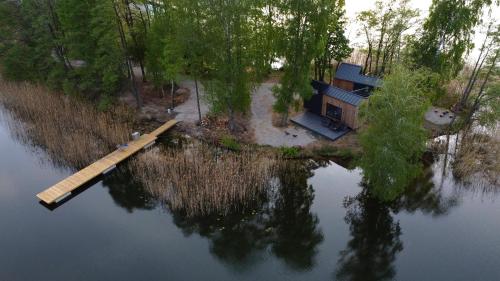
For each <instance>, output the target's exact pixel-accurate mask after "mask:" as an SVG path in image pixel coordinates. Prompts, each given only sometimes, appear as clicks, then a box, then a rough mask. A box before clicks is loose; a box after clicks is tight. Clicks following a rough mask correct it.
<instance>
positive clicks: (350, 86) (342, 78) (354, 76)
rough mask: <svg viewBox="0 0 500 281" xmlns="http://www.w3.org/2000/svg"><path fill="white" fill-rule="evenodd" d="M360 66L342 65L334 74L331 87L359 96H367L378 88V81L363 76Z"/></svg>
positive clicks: (371, 77)
mask: <svg viewBox="0 0 500 281" xmlns="http://www.w3.org/2000/svg"><path fill="white" fill-rule="evenodd" d="M362 69H363V68H362V67H361V65H355V64H350V63H342V64H340V66H339V68H338V69H337V71H336V72H335V77H334V79H333V86H335V87H338V88H341V89H344V90H346V91H349V92H355V93H356V94H358V95H361V96H365V97H367V96H369V95H370V93H371V92H372V91H373V89H374V88H376V87H379V86H380V79H378V78H377V77H373V76H368V75H363V74H362V73H361V72H362Z"/></svg>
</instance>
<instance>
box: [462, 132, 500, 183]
mask: <svg viewBox="0 0 500 281" xmlns="http://www.w3.org/2000/svg"><path fill="white" fill-rule="evenodd" d="M498 159H500V139H499V131H498V130H495V131H494V132H492V134H481V133H472V134H469V135H467V136H466V137H464V138H462V140H461V142H460V144H459V146H458V151H457V154H456V156H455V161H454V162H453V174H454V175H455V176H457V177H459V178H462V179H466V178H474V177H478V178H481V179H482V180H483V182H484V183H485V184H486V185H487V186H492V187H495V189H497V188H498V187H499V185H500V161H499V160H498Z"/></svg>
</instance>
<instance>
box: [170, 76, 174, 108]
mask: <svg viewBox="0 0 500 281" xmlns="http://www.w3.org/2000/svg"><path fill="white" fill-rule="evenodd" d="M170 83H171V84H172V85H171V86H170V97H171V99H172V100H171V102H172V103H171V107H172V110H173V109H174V107H175V101H174V80H170Z"/></svg>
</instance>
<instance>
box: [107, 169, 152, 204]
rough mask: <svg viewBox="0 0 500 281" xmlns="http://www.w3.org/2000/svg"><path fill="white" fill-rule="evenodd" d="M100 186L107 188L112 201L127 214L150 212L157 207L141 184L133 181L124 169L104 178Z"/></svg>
mask: <svg viewBox="0 0 500 281" xmlns="http://www.w3.org/2000/svg"><path fill="white" fill-rule="evenodd" d="M102 184H103V186H104V187H106V188H108V191H109V195H111V198H113V201H114V202H115V203H116V204H117V205H118V206H120V207H122V208H124V209H125V210H127V212H129V213H132V212H133V211H134V210H135V209H139V210H152V209H154V208H155V207H156V206H157V205H158V204H157V200H156V199H154V198H153V197H152V196H151V195H150V194H149V193H148V192H146V190H145V189H144V186H143V185H142V184H141V183H139V182H137V181H136V180H134V177H132V175H131V174H130V172H129V171H128V169H127V168H126V167H122V168H118V169H117V170H116V171H113V172H112V173H110V174H109V175H107V176H105V177H104V179H103V182H102Z"/></svg>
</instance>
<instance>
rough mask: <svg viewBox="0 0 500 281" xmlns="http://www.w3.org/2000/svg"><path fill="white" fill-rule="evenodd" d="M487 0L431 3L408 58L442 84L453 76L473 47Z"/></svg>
mask: <svg viewBox="0 0 500 281" xmlns="http://www.w3.org/2000/svg"><path fill="white" fill-rule="evenodd" d="M491 4H492V1H491V0H471V1H456V0H433V2H432V6H431V7H430V14H429V16H428V17H427V19H426V20H425V22H424V25H423V31H422V35H421V36H420V37H419V38H418V39H417V40H415V41H414V42H413V44H412V47H411V48H412V51H411V58H412V59H413V63H414V64H415V66H416V67H422V66H424V67H428V68H429V69H431V70H432V71H434V72H436V73H439V74H440V75H441V76H442V79H443V80H444V81H447V80H449V79H451V78H454V77H456V75H457V74H458V73H459V71H460V70H461V69H462V67H463V64H464V61H463V56H464V54H467V53H468V52H469V51H470V50H471V49H472V48H473V46H474V44H473V42H472V40H473V36H474V32H473V31H474V28H476V26H477V25H478V24H479V23H480V22H481V15H482V13H483V8H484V7H486V6H489V5H491Z"/></svg>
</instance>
